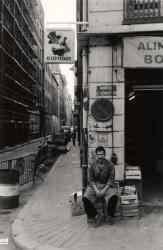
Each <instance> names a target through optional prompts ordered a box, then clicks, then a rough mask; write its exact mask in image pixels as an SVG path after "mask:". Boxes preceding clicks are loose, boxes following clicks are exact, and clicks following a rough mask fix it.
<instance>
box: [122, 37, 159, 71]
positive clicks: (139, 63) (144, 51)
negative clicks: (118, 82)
mask: <svg viewBox="0 0 163 250" xmlns="http://www.w3.org/2000/svg"><path fill="white" fill-rule="evenodd" d="M133 58H134V60H133ZM123 63H124V67H129V68H133V67H155V68H157V67H158V68H159V67H162V66H163V38H162V37H151V36H148V37H145V36H144V37H132V38H124V61H123Z"/></svg>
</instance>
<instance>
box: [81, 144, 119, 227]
mask: <svg viewBox="0 0 163 250" xmlns="http://www.w3.org/2000/svg"><path fill="white" fill-rule="evenodd" d="M95 153H96V157H97V159H96V161H95V162H94V163H92V164H91V166H90V168H89V172H88V183H89V184H88V187H87V189H86V191H85V194H84V196H83V202H84V207H85V211H86V213H87V217H88V219H90V218H94V221H95V227H98V226H100V224H101V222H102V220H103V216H102V215H100V214H98V213H97V210H96V208H95V207H94V203H95V201H96V200H97V199H98V198H101V200H102V199H105V201H106V204H107V212H108V222H109V224H113V216H114V212H115V208H116V204H117V201H118V196H117V194H116V188H115V185H114V181H115V168H114V165H113V163H112V162H110V161H109V160H106V159H105V155H106V152H105V149H104V147H102V146H99V147H97V148H96V150H95Z"/></svg>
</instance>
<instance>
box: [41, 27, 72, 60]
mask: <svg viewBox="0 0 163 250" xmlns="http://www.w3.org/2000/svg"><path fill="white" fill-rule="evenodd" d="M44 45H45V46H44V55H45V62H46V63H59V64H62V63H63V64H67V63H74V60H75V58H74V54H75V31H74V30H73V29H46V30H45V43H44Z"/></svg>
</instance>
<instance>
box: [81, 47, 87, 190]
mask: <svg viewBox="0 0 163 250" xmlns="http://www.w3.org/2000/svg"><path fill="white" fill-rule="evenodd" d="M82 67H83V85H82V87H83V128H82V191H83V193H84V191H85V189H86V186H87V168H88V143H87V142H88V129H87V116H88V80H87V79H88V54H87V51H86V49H83V54H82Z"/></svg>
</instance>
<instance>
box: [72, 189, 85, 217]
mask: <svg viewBox="0 0 163 250" xmlns="http://www.w3.org/2000/svg"><path fill="white" fill-rule="evenodd" d="M69 202H70V209H71V215H72V216H76V215H82V214H85V210H84V204H83V201H82V191H78V192H74V193H72V194H70V196H69Z"/></svg>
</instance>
